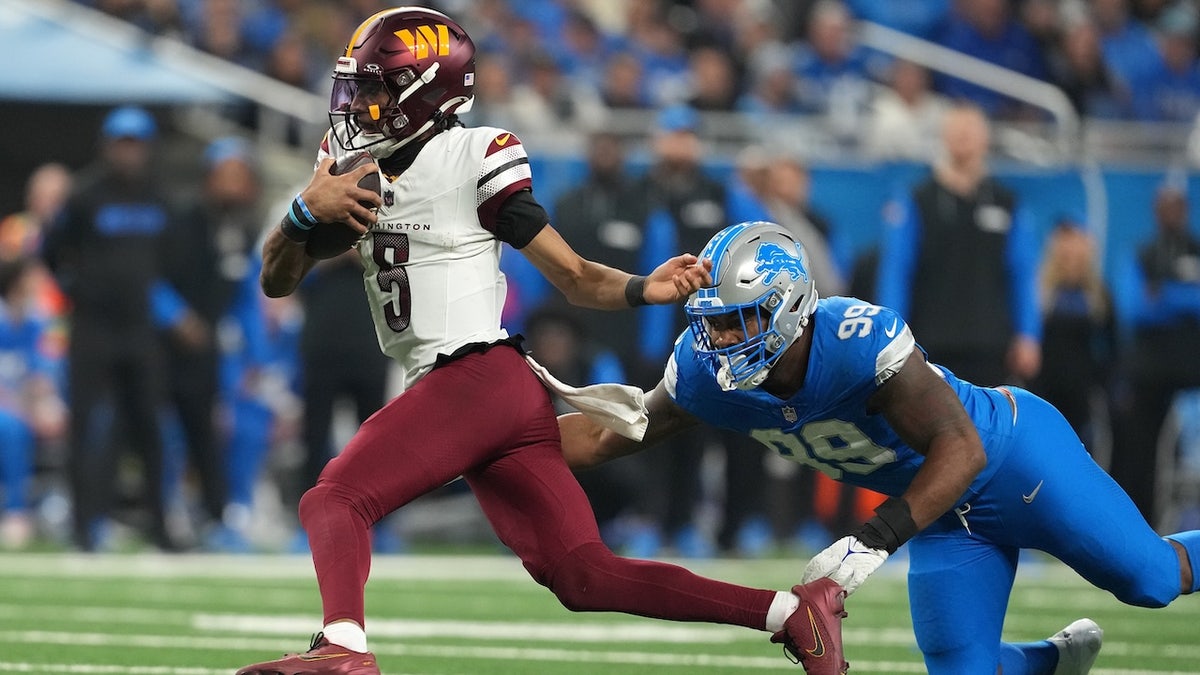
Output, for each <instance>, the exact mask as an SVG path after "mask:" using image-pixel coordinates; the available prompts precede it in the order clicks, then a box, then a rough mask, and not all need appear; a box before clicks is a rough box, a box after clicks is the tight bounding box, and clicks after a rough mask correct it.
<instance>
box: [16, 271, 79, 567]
mask: <svg viewBox="0 0 1200 675" xmlns="http://www.w3.org/2000/svg"><path fill="white" fill-rule="evenodd" d="M37 270H38V268H37V267H35V266H34V261H33V259H31V258H17V259H15V260H12V261H6V262H0V487H2V488H3V492H2V493H0V497H2V501H0V503H2V504H3V516H0V547H3V548H20V547H23V546H25V545H26V544H28V543H29V542H30V540H31V539H32V537H33V533H34V527H33V520H32V519H31V518H30V515H29V488H30V482H31V480H32V479H33V467H34V455H35V452H36V448H37V443H38V441H39V440H50V439H54V438H61V437H62V436H63V434H64V433H65V430H66V407H65V406H64V404H63V403H62V399H61V398H59V394H58V386H57V369H58V364H57V363H56V361H57V358H56V354H57V351H56V350H54V349H52V348H51V347H50V345H49V341H50V340H51V337H50V334H49V323H48V321H47V317H44V316H39V315H38V314H37V311H36V292H37V281H38V277H37Z"/></svg>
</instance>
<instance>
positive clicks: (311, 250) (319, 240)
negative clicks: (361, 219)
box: [304, 152, 383, 260]
mask: <svg viewBox="0 0 1200 675" xmlns="http://www.w3.org/2000/svg"><path fill="white" fill-rule="evenodd" d="M374 163H375V158H374V157H372V156H371V155H370V153H366V152H360V153H357V154H354V155H347V156H345V157H343V158H341V159H340V160H338V161H337V162H334V163H333V164H331V165H330V166H329V173H332V174H334V175H337V174H342V173H346V172H347V171H353V170H355V169H357V168H358V167H360V166H362V165H363V164H374ZM358 186H359V187H360V188H363V189H364V190H370V191H372V192H374V193H375V194H381V191H382V189H383V184H382V181H381V180H380V178H379V172H378V171H372V172H371V173H369V174H367V175H365V176H363V177H362V178H361V179H360V180H359V181H358ZM361 203H362V205H363V206H366V207H368V208H371V209H374V208H375V207H374V205H373V204H370V203H368V202H361ZM360 237H361V235H359V233H358V232H356V231H355V230H354V228H353V227H351V226H350V225H348V224H346V223H340V222H335V223H320V224H318V225H317V226H316V227H314V228H313V229H312V232H310V233H309V235H308V241H307V242H306V243H305V244H304V252H305V253H307V254H308V255H309V256H310V257H312V258H316V259H317V260H325V259H326V258H333V257H336V256H339V255H341V254H343V253H345V252H346V251H349V250H350V249H351V248H352V247H353V246H354V245H355V244H357V243H358V240H359V239H360Z"/></svg>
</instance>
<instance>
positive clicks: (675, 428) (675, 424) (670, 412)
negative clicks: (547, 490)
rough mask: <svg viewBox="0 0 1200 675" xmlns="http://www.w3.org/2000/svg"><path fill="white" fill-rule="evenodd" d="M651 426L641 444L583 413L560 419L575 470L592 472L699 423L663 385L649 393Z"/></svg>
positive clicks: (567, 453) (567, 454)
mask: <svg viewBox="0 0 1200 675" xmlns="http://www.w3.org/2000/svg"><path fill="white" fill-rule="evenodd" d="M646 412H647V413H649V417H650V423H649V425H648V426H647V427H646V435H645V436H644V437H643V438H642V440H641V441H634V440H631V439H628V438H625V437H624V436H622V435H620V434H618V433H617V432H615V431H612V430H610V429H606V428H604V427H603V426H601V425H600V424H598V423H596V422H595V421H593V420H591V419H590V418H588V417H587V416H585V415H583V414H582V413H568V414H565V415H559V416H558V429H559V432H560V433H561V435H562V452H563V456H564V457H565V458H566V460H567V465H568V466H570V467H571V469H572V470H573V471H580V470H583V469H590V468H593V467H596V466H599V465H601V464H603V463H604V462H607V461H609V460H613V459H617V458H618V457H624V456H625V455H631V454H633V453H635V452H637V451H639V450H642V449H644V448H648V447H651V446H653V445H655V444H656V443H658V442H660V441H662V440H664V439H666V438H669V437H671V436H673V435H675V434H677V433H679V432H680V431H683V430H684V429H687V428H690V427H692V426H695V425H697V424H699V423H700V421H699V420H697V419H696V418H695V417H693V416H692V415H690V414H689V413H688V412H687V411H685V410H684V409H683V408H680V407H679V406H678V405H676V404H675V402H674V401H672V400H671V397H670V395H668V394H667V391H666V388H665V387H664V385H663V383H662V382H659V383H658V386H657V387H655V388H654V389H653V390H652V391H650V392H648V393H647V394H646Z"/></svg>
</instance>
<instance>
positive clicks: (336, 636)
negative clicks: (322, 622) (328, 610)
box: [321, 621, 367, 652]
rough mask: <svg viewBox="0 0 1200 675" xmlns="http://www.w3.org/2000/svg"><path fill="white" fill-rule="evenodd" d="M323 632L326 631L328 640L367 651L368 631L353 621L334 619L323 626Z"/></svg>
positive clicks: (355, 649)
mask: <svg viewBox="0 0 1200 675" xmlns="http://www.w3.org/2000/svg"><path fill="white" fill-rule="evenodd" d="M321 632H323V633H325V639H326V640H329V641H330V642H332V643H333V644H335V645H338V646H339V647H345V648H346V649H349V650H352V651H356V652H365V651H367V632H366V631H365V630H363V629H362V626H360V625H358V624H356V623H354V622H353V621H334V622H333V623H331V624H329V625H328V626H325V627H324V628H322V629H321Z"/></svg>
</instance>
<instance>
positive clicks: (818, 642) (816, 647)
mask: <svg viewBox="0 0 1200 675" xmlns="http://www.w3.org/2000/svg"><path fill="white" fill-rule="evenodd" d="M804 609H805V610H806V611H807V612H808V623H809V624H811V625H812V632H813V643H814V644H813V648H812V649H805V650H804V651H806V652H808V655H809V656H812V657H814V658H818V659H819V658H821V657H822V656H825V641H824V640H822V639H821V630H820V629H819V628H817V617H815V616H813V613H812V607H805V608H804Z"/></svg>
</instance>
